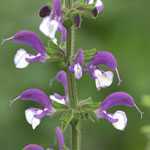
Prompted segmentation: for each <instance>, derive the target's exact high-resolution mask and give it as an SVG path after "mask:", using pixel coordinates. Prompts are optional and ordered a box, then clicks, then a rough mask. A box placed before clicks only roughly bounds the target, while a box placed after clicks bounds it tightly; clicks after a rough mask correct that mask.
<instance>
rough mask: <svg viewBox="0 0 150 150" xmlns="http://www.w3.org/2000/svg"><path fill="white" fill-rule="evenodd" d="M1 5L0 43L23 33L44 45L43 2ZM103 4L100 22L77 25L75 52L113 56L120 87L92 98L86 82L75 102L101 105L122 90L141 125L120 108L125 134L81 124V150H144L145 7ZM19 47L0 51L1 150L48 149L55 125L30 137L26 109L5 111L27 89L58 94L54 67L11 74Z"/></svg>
mask: <svg viewBox="0 0 150 150" xmlns="http://www.w3.org/2000/svg"><path fill="white" fill-rule="evenodd" d="M0 2H1V5H0V40H2V39H3V38H7V37H9V36H11V35H13V34H14V33H15V32H17V31H19V30H22V29H28V30H32V31H35V32H37V33H38V35H39V36H40V37H41V38H42V40H43V41H44V42H45V43H47V41H48V39H47V38H46V37H44V36H43V35H42V33H40V32H39V30H38V26H39V24H40V21H41V20H40V18H39V17H38V10H39V8H40V7H41V6H42V5H43V4H46V3H47V0H0ZM104 4H105V11H104V13H103V15H102V16H100V17H98V18H97V19H96V20H90V19H88V18H86V19H85V20H84V22H83V23H82V27H81V29H80V30H79V31H78V32H77V35H76V48H80V47H82V48H84V49H89V48H93V47H95V48H98V49H99V50H110V51H112V52H113V53H114V54H115V56H116V57H117V59H118V63H119V71H120V74H121V77H122V79H123V82H122V84H121V86H119V87H118V86H116V82H117V81H115V82H114V83H113V86H111V87H110V88H107V89H104V90H101V91H100V92H97V91H96V88H95V85H94V82H93V81H91V80H90V79H89V77H88V76H85V77H84V78H83V79H82V80H81V81H80V82H78V83H77V84H78V90H79V92H80V98H87V97H88V96H92V97H93V99H94V100H95V101H101V100H103V98H104V97H105V96H106V95H107V94H109V93H111V92H114V91H121V90H124V91H126V92H129V93H130V94H131V95H132V96H134V97H135V100H136V103H137V104H138V106H140V108H141V109H142V110H143V111H144V116H143V119H142V120H141V119H140V116H139V115H138V113H137V111H136V110H135V109H128V108H124V107H123V108H122V107H121V109H123V110H125V111H126V112H127V115H128V126H127V128H126V130H125V131H124V132H120V131H117V130H115V129H114V128H113V127H112V126H111V125H110V124H109V123H108V122H106V121H104V120H101V121H99V122H97V123H95V124H92V123H91V122H88V121H84V122H83V125H82V134H83V136H82V150H120V149H121V150H144V149H145V147H146V144H147V142H148V141H147V138H146V137H145V136H144V135H143V134H142V133H141V127H142V126H143V125H146V124H149V123H150V108H145V107H143V106H142V105H141V101H142V99H141V98H142V96H143V95H145V94H146V95H147V94H150V85H149V84H150V69H149V66H150V60H149V58H150V42H149V40H150V31H149V27H150V20H149V6H150V1H149V0H144V1H142V0H132V1H131V0H113V1H112V0H104ZM20 47H22V48H25V46H20V45H15V44H12V43H7V44H5V45H4V46H3V47H1V48H0V49H1V50H0V118H1V119H0V149H1V150H21V149H22V147H23V146H24V145H25V144H27V143H37V144H41V145H43V146H44V147H48V146H49V144H50V143H51V144H53V142H54V128H55V127H56V126H57V125H58V123H57V121H56V120H57V119H49V118H46V119H44V120H43V121H42V123H41V125H40V126H39V127H38V128H37V129H36V130H35V131H33V130H32V129H31V127H30V125H28V124H27V122H26V121H25V117H24V110H25V109H26V108H27V107H29V106H30V103H23V102H19V101H18V102H17V103H16V104H15V105H13V107H11V108H10V107H9V101H10V100H11V99H12V98H14V97H15V96H17V95H18V94H19V93H20V92H21V91H23V90H24V89H26V88H30V87H37V88H41V89H43V90H45V91H46V92H47V94H50V93H52V92H54V91H58V92H60V91H61V92H62V91H63V90H62V87H61V86H60V85H59V84H58V83H54V84H53V85H52V86H50V85H49V81H50V79H51V78H53V77H54V76H55V74H56V73H57V71H58V70H59V69H60V65H59V64H58V63H49V62H48V63H45V64H32V65H30V66H29V67H28V68H26V69H24V70H17V69H16V68H15V66H14V64H13V56H14V54H15V52H16V50H17V48H20ZM28 49H29V48H28ZM116 109H117V108H116ZM69 139H70V137H69V135H66V140H67V141H69ZM68 143H69V142H68ZM149 149H150V147H149Z"/></svg>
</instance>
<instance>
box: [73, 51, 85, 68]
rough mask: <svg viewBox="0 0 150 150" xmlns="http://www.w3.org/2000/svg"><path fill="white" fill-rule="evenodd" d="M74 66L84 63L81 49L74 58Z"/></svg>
mask: <svg viewBox="0 0 150 150" xmlns="http://www.w3.org/2000/svg"><path fill="white" fill-rule="evenodd" d="M74 63H75V64H77V63H79V64H81V65H82V64H83V63H84V51H83V49H81V48H80V49H79V50H78V52H77V55H76V58H75V62H74Z"/></svg>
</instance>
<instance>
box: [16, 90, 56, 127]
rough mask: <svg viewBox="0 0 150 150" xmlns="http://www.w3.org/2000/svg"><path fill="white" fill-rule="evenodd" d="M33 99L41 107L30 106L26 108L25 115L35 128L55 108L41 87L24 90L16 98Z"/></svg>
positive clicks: (22, 99)
mask: <svg viewBox="0 0 150 150" xmlns="http://www.w3.org/2000/svg"><path fill="white" fill-rule="evenodd" d="M18 99H20V100H21V101H30V100H31V101H33V102H36V103H38V104H40V106H41V107H40V108H35V107H30V108H28V109H26V110H25V117H26V120H27V122H28V123H29V124H30V125H31V126H32V128H33V129H35V128H36V127H37V126H38V125H39V124H40V122H41V119H42V118H43V117H45V116H49V115H52V114H53V113H54V112H55V110H54V108H53V107H52V104H51V101H50V99H49V97H48V96H47V95H46V94H45V93H44V92H43V91H42V90H40V89H35V88H31V89H27V90H25V91H23V92H22V93H21V94H20V95H19V96H17V97H16V98H15V99H14V100H15V101H16V100H18Z"/></svg>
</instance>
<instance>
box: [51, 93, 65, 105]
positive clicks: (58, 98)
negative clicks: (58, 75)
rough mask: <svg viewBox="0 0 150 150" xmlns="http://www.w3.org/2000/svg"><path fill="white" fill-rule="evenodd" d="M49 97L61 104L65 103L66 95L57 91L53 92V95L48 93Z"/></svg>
mask: <svg viewBox="0 0 150 150" xmlns="http://www.w3.org/2000/svg"><path fill="white" fill-rule="evenodd" d="M49 98H50V99H51V100H52V101H54V102H57V103H59V104H63V105H66V97H65V96H62V95H60V94H58V93H54V94H53V95H50V96H49Z"/></svg>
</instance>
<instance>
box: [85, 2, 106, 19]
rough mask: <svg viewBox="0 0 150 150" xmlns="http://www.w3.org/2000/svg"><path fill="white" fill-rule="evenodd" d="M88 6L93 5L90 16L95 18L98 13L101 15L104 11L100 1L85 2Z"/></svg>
mask: <svg viewBox="0 0 150 150" xmlns="http://www.w3.org/2000/svg"><path fill="white" fill-rule="evenodd" d="M86 3H87V4H88V5H92V4H94V8H93V10H92V14H93V15H94V16H95V17H96V16H97V15H98V14H99V13H101V12H102V11H103V9H104V4H103V2H102V1H101V0H96V1H94V0H86Z"/></svg>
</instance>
